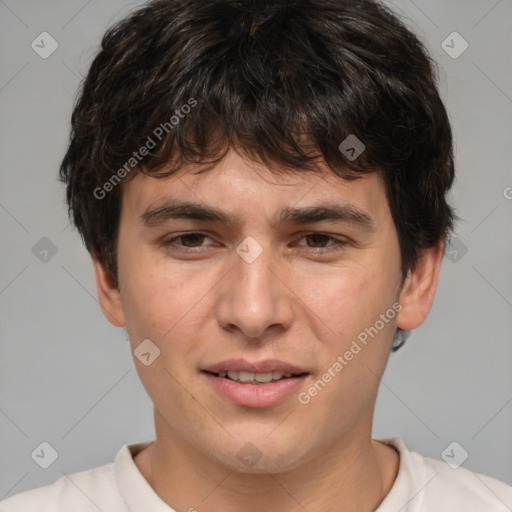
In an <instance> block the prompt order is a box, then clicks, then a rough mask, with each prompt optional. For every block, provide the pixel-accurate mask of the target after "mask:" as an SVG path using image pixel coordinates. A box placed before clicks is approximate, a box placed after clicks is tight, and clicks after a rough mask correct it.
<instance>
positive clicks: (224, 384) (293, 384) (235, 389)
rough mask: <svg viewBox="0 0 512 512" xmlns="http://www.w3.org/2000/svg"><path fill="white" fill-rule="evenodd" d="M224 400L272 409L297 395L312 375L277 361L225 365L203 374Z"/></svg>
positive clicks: (225, 363)
mask: <svg viewBox="0 0 512 512" xmlns="http://www.w3.org/2000/svg"><path fill="white" fill-rule="evenodd" d="M201 373H202V374H203V375H204V376H205V377H206V378H207V382H209V384H210V385H211V386H212V388H213V389H214V390H215V391H216V392H217V393H218V394H219V396H221V397H222V398H223V399H227V400H228V401H229V402H231V403H234V404H236V405H238V406H243V407H252V408H263V407H272V406H274V405H277V404H279V403H281V402H284V401H285V400H286V399H288V398H290V397H292V396H293V395H295V394H297V393H298V392H299V391H300V389H301V388H302V387H303V386H304V385H305V382H306V380H307V379H308V377H310V376H311V374H310V373H309V372H308V371H306V370H305V369H303V368H300V367H298V366H295V365H292V364H289V363H286V362H284V361H278V360H265V361H259V362H249V361H247V360H245V359H231V360H229V361H223V362H220V363H217V364H214V365H211V366H208V367H207V368H205V369H203V370H201Z"/></svg>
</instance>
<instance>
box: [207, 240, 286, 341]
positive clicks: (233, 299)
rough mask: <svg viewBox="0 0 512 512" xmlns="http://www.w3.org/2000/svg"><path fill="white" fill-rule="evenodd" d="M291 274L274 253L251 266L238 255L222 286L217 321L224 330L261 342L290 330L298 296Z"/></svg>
mask: <svg viewBox="0 0 512 512" xmlns="http://www.w3.org/2000/svg"><path fill="white" fill-rule="evenodd" d="M288 274H289V273H288V272H287V270H286V266H285V265H279V264H278V262H277V261H275V258H274V256H273V255H272V254H271V251H270V249H264V250H263V252H262V253H261V254H260V255H259V256H258V257H257V258H256V259H255V260H254V261H252V262H250V263H249V262H247V261H246V260H244V259H243V258H242V257H240V256H239V255H238V254H235V255H234V266H233V267H232V269H231V271H230V272H228V274H227V275H226V277H225V278H224V279H223V280H222V282H221V283H220V295H219V304H218V307H217V318H218V322H219V324H220V325H221V327H222V328H223V329H225V330H228V331H229V332H232V333H233V332H236V333H238V334H239V335H240V337H242V338H245V339H250V340H251V341H255V340H256V341H260V342H261V341H263V339H264V338H265V337H268V336H269V335H271V334H273V335H275V334H276V333H279V332H280V331H282V332H284V331H286V330H287V329H289V328H290V325H291V324H292V319H293V297H294V295H293V292H292V291H291V289H290V284H289V283H287V281H289V280H290V279H289V275H288Z"/></svg>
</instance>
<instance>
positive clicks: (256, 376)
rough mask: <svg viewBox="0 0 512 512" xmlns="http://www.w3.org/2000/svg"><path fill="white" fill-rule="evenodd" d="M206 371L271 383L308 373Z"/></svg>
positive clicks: (243, 379) (250, 381)
mask: <svg viewBox="0 0 512 512" xmlns="http://www.w3.org/2000/svg"><path fill="white" fill-rule="evenodd" d="M205 373H209V374H210V375H213V376H215V377H220V378H224V379H229V380H232V381H235V382H239V383H242V384H253V385H255V384H256V385H257V384H263V385H265V384H269V383H272V382H276V381H280V380H283V379H292V378H295V377H302V376H303V375H307V372H302V373H285V372H281V371H277V370H274V371H271V372H261V373H253V372H245V371H235V370H229V371H226V370H223V371H220V372H209V371H206V370H205Z"/></svg>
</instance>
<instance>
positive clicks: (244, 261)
mask: <svg viewBox="0 0 512 512" xmlns="http://www.w3.org/2000/svg"><path fill="white" fill-rule="evenodd" d="M72 125H73V131H72V137H71V141H70V146H69V148H68V151H67V154H66V156H65V158H64V160H63V162H62V166H61V179H62V181H64V182H65V183H66V184H67V199H68V203H69V208H70V214H71V215H72V219H73V221H74V223H75V225H76V226H77V228H78V230H79V232H80V233H81V235H82V237H83V239H84V242H85V245H86V247H87V249H88V250H89V251H90V253H91V255H92V257H93V264H94V271H95V275H96V284H97V289H98V295H99V299H100V303H101V306H102V309H103V312H104V314H105V316H106V317H107V319H108V320H109V321H110V322H111V323H112V324H114V325H116V326H119V327H124V326H126V328H127V331H128V334H129V338H130V343H131V348H132V351H133V354H134V364H135V366H136V368H137V371H138V374H139V376H140V378H141V380H142V383H143V385H144V387H145V389H146V390H147V392H148V394H149V396H150V397H151V399H152V401H153V403H154V416H155V429H156V439H155V441H154V442H145V443H138V444H133V445H125V446H123V447H122V449H121V450H120V451H119V453H118V455H117V457H116V460H115V463H113V464H109V465H106V466H101V467H97V468H93V469H89V470H87V471H83V472H81V473H76V474H74V475H70V479H68V478H65V477H63V478H61V479H59V480H58V481H56V482H55V483H53V484H51V485H48V486H44V487H40V488H37V489H33V490H30V491H25V492H23V493H20V494H18V495H16V496H13V497H11V498H10V499H8V500H6V501H5V502H4V503H2V504H0V505H1V507H2V508H1V510H2V511H3V512H14V511H22V510H30V511H39V510H41V511H43V510H48V511H49V510H51V511H52V512H60V511H68V510H71V509H72V510H74V511H79V512H81V511H89V510H103V511H109V512H121V511H128V510H151V511H162V512H163V511H166V510H167V511H170V510H174V511H179V512H181V511H189V512H192V511H195V510H197V511H200V512H212V511H220V510H222V511H228V512H229V511H244V512H252V511H261V510H265V511H277V510H279V511H282V510H285V511H287V512H296V511H304V510H307V511H308V512H317V511H321V510H322V511H327V510H328V511H339V510H347V511H356V510H357V511H378V512H385V511H386V512H387V511H389V512H391V511H393V512H397V511H399V510H400V511H409V512H410V511H436V512H440V511H453V510H464V511H482V512H483V511H486V512H487V511H506V510H511V508H512V488H511V487H509V486H508V485H506V484H505V483H503V482H500V481H498V480H496V479H493V478H490V477H487V476H484V475H478V474H475V473H473V472H471V471H469V470H467V469H464V468H461V467H460V468H458V469H456V470H454V469H451V468H450V467H449V466H448V465H447V464H445V463H444V462H441V461H436V460H433V459H428V458H425V457H423V456H421V455H420V454H418V453H415V452H411V451H409V450H408V449H407V447H406V446H405V444H404V442H403V441H402V440H401V439H400V438H390V439H380V440H378V439H373V438H372V421H373V413H374V408H375V401H376V397H377V392H378V388H379V382H380V379H381V377H382V375H383V373H384V370H385V367H386V364H387V360H388V357H389V354H390V351H391V350H392V349H393V348H395V349H396V348H398V347H399V346H400V345H401V344H402V343H403V342H404V340H405V338H406V335H407V332H408V331H410V330H413V329H415V328H417V327H418V326H419V325H421V323H422V322H423V321H424V320H425V318H426V316H427V315H428V313H429V310H430V308H431V305H432V302H433V299H434V295H435V291H436V287H437V282H438V276H439V269H440V265H441V260H442V256H443V246H444V241H445V239H446V236H447V235H448V234H449V233H450V231H451V229H452V226H453V222H454V219H455V215H454V212H453V210H452V208H451V207H450V206H449V204H448V203H447V201H446V195H447V193H448V191H449V189H450V187H451V185H452V182H453V179H454V168H453V155H452V139H451V130H450V125H449V122H448V118H447V115H446V111H445V108H444V106H443V104H442V102H441V100H440V98H439V95H438V92H437V89H436V81H435V73H434V69H433V64H432V62H431V61H430V59H429V57H428V54H427V53H426V50H425V49H424V48H423V46H422V45H421V43H420V42H419V41H418V40H417V38H416V37H415V36H414V35H413V34H411V33H410V32H409V31H408V29H407V28H406V27H405V26H404V25H403V24H402V23H401V22H400V21H399V20H398V19H397V17H396V16H395V15H393V14H392V13H391V12H390V11H389V10H388V9H387V8H385V7H384V6H383V5H382V4H380V3H376V2H373V1H369V0H365V1H358V2H352V1H348V0H346V1H341V0H336V1H334V0H297V1H293V0H290V1H289V2H281V1H278V2H276V1H274V2H244V1H237V2H235V1H228V0H212V1H211V2H204V1H202V0H187V1H178V0H166V1H162V0H161V1H153V2H149V3H148V4H146V6H144V7H143V8H141V9H139V10H138V11H136V12H135V13H133V14H132V15H131V16H130V17H128V18H126V19H125V20H123V21H121V22H120V23H118V24H117V25H116V26H114V27H113V28H112V29H110V30H109V31H108V32H107V34H106V35H105V36H104V38H103V41H102V49H101V51H100V52H99V54H98V55H97V57H96V58H95V60H94V62H93V64H92V66H91V68H90V70H89V73H88V75H87V77H86V79H85V82H84V84H83V88H82V91H81V94H80V97H79V99H78V101H77V104H76V106H75V110H74V113H73V118H72ZM70 480H71V481H70Z"/></svg>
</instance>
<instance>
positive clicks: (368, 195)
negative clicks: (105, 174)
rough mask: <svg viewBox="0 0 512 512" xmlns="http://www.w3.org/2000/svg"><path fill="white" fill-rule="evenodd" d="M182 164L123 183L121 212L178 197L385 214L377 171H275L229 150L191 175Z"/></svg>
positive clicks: (246, 206) (236, 205)
mask: <svg viewBox="0 0 512 512" xmlns="http://www.w3.org/2000/svg"><path fill="white" fill-rule="evenodd" d="M195 172H197V169H195V168H193V167H190V168H187V169H182V170H180V171H178V172H177V173H176V174H173V175H172V176H169V177H166V178H158V179H157V178H153V177H151V176H147V175H145V174H141V173H139V174H138V175H137V176H136V177H135V178H134V179H132V180H131V181H129V182H128V183H126V184H125V185H123V194H122V215H123V216H126V215H129V216H132V215H133V216H135V215H137V216H140V215H141V214H142V213H143V212H144V211H145V210H147V209H148V208H151V207H155V206H158V205H159V204H162V203H163V202H165V201H169V200H181V201H191V202H194V203H203V204H205V205H216V206H218V207H221V208H222V209H223V210H224V211H226V212H236V213H237V214H242V215H243V214H245V215H256V214H258V215H259V214H262V215H266V216H269V217H274V216H275V213H276V211H277V210H279V209H282V208H283V207H291V206H308V205H317V206H318V205H321V204H322V203H330V204H332V203H335V202H340V203H344V204H346V205H349V206H350V205H353V206H354V207H357V209H359V210H365V211H367V212H368V214H369V215H371V216H372V217H373V216H375V217H377V218H378V217H379V216H382V215H386V214H387V213H389V209H388V205H387V200H386V194H385V189H384V183H383V180H382V177H381V173H380V172H372V173H369V174H364V175H361V177H360V178H358V179H356V180H350V181H349V180H345V179H343V178H341V177H339V176H336V175H334V174H333V172H332V171H331V170H330V169H328V168H327V166H319V167H318V170H315V171H304V170H294V171H289V170H285V171H283V172H282V173H279V172H278V173H276V172H272V171H271V170H269V169H268V168H267V167H265V166H264V165H261V164H257V163H255V162H251V161H248V160H245V159H243V158H242V157H240V156H239V155H238V154H237V153H235V152H230V153H228V155H227V156H226V157H225V158H224V159H223V160H222V161H221V162H219V164H217V165H216V166H215V167H213V168H211V169H209V170H207V171H205V172H201V173H200V174H194V173H195Z"/></svg>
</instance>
